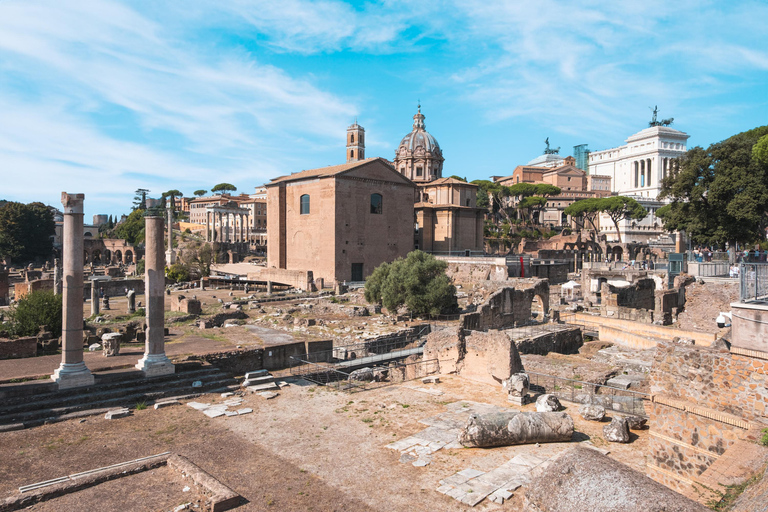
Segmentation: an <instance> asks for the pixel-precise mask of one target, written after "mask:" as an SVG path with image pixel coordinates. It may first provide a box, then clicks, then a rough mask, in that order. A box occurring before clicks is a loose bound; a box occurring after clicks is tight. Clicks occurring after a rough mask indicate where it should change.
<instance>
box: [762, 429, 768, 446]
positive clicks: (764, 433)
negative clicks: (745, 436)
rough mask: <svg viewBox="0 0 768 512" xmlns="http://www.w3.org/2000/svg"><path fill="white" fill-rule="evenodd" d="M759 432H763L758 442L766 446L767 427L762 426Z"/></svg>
mask: <svg viewBox="0 0 768 512" xmlns="http://www.w3.org/2000/svg"><path fill="white" fill-rule="evenodd" d="M761 432H762V433H763V437H761V438H760V444H761V445H763V446H768V428H764V429H763V430H761Z"/></svg>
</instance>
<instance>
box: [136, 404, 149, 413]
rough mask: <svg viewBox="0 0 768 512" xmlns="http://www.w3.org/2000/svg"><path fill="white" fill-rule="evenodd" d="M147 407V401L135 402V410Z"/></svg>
mask: <svg viewBox="0 0 768 512" xmlns="http://www.w3.org/2000/svg"><path fill="white" fill-rule="evenodd" d="M146 408H147V402H136V410H137V411H143V410H144V409H146Z"/></svg>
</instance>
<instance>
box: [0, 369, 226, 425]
mask: <svg viewBox="0 0 768 512" xmlns="http://www.w3.org/2000/svg"><path fill="white" fill-rule="evenodd" d="M154 384H155V383H153V382H151V381H150V382H147V383H146V384H145V386H144V389H132V390H127V391H126V392H125V393H123V394H121V395H119V396H103V397H101V399H97V400H89V401H83V402H80V403H75V404H70V405H68V406H65V407H53V408H39V409H36V410H30V411H24V412H19V413H17V414H9V415H3V416H0V431H2V430H3V429H2V426H3V425H22V426H23V428H29V427H33V426H38V425H42V424H44V423H52V422H55V421H61V420H62V419H68V417H78V416H80V414H78V413H84V414H82V415H83V416H88V415H89V414H88V411H95V412H94V413H95V414H100V413H101V412H102V411H104V410H106V409H111V408H115V407H120V406H123V407H125V406H131V407H132V406H134V405H135V404H137V403H140V402H144V403H145V404H147V405H151V404H152V403H153V402H157V401H161V400H167V399H169V398H176V399H182V398H190V397H194V396H199V395H201V394H203V393H207V392H221V391H229V390H236V389H237V388H238V387H239V386H238V385H237V383H236V382H235V381H234V379H232V378H231V377H228V376H224V377H222V378H217V379H211V380H207V381H205V382H203V385H202V386H201V387H199V388H195V389H194V393H190V391H191V390H192V388H191V386H189V385H187V386H174V387H167V386H163V387H161V388H160V389H158V388H157V386H155V385H154ZM91 398H93V397H91Z"/></svg>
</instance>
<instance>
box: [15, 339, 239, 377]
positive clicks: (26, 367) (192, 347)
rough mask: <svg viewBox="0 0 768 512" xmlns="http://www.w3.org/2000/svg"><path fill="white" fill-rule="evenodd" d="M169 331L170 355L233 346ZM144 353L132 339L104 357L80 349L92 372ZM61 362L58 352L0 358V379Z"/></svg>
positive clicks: (43, 371) (124, 364)
mask: <svg viewBox="0 0 768 512" xmlns="http://www.w3.org/2000/svg"><path fill="white" fill-rule="evenodd" d="M175 339H178V338H177V337H176V335H174V333H173V331H172V332H171V336H168V337H166V345H165V352H166V354H167V355H168V357H170V358H171V359H173V358H174V356H181V355H186V354H209V353H212V352H222V351H225V350H233V349H234V348H235V345H233V344H232V343H231V342H227V341H218V340H211V339H207V338H202V337H199V336H192V335H188V336H186V337H185V338H184V339H183V340H182V341H177V342H174V340H175ZM143 355H144V344H143V343H132V344H131V346H121V347H120V355H119V356H114V357H104V355H102V352H101V350H99V351H97V352H88V350H87V349H86V350H85V352H84V353H83V359H84V360H85V365H86V366H87V367H88V368H89V369H90V370H91V371H93V372H98V371H107V370H115V369H119V368H129V367H131V366H133V365H135V364H136V363H137V362H138V360H139V359H141V357H142V356H143ZM60 363H61V354H53V355H49V356H39V357H28V358H25V359H4V360H0V383H7V382H9V381H10V380H12V379H35V378H38V377H42V376H46V375H48V376H50V375H51V374H52V373H53V371H54V370H55V369H56V368H58V367H59V364H60Z"/></svg>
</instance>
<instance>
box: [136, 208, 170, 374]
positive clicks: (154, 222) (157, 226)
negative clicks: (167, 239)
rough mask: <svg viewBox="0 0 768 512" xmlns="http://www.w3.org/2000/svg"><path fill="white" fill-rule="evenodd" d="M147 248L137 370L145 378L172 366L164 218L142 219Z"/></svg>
mask: <svg viewBox="0 0 768 512" xmlns="http://www.w3.org/2000/svg"><path fill="white" fill-rule="evenodd" d="M144 220H145V228H144V231H145V234H146V235H145V236H146V248H145V255H144V259H145V260H146V263H145V267H144V293H145V298H146V302H147V307H146V323H147V332H146V339H145V345H144V357H142V358H141V359H139V362H138V364H136V368H138V369H139V370H142V371H143V372H144V374H145V375H146V376H147V377H154V376H159V375H167V374H170V373H174V371H175V368H174V365H173V363H171V361H170V360H169V359H168V357H167V356H166V355H165V336H164V330H165V325H164V323H165V322H164V320H165V293H164V292H165V258H164V251H163V249H164V247H163V224H164V223H165V221H164V219H163V217H144Z"/></svg>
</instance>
